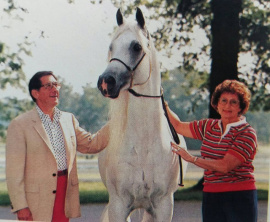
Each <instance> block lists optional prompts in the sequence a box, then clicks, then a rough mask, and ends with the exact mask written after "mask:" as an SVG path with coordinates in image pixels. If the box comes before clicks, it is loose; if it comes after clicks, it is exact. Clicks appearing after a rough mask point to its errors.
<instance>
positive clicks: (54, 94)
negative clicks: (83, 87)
mask: <svg viewBox="0 0 270 222" xmlns="http://www.w3.org/2000/svg"><path fill="white" fill-rule="evenodd" d="M40 81H41V85H42V86H41V88H40V89H39V90H33V91H34V92H33V93H32V95H33V96H34V97H35V98H36V103H37V105H38V106H39V107H40V108H41V109H42V108H45V109H52V108H54V107H55V106H56V105H58V103H59V89H60V86H59V85H57V80H56V79H55V78H54V77H53V76H52V75H49V76H43V77H41V79H40Z"/></svg>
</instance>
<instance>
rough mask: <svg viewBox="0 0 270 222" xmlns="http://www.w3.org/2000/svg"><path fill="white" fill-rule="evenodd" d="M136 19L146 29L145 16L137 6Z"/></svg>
mask: <svg viewBox="0 0 270 222" xmlns="http://www.w3.org/2000/svg"><path fill="white" fill-rule="evenodd" d="M136 20H137V22H138V24H139V26H140V27H141V28H142V29H144V25H145V21H144V17H143V13H142V11H141V9H140V8H137V12H136Z"/></svg>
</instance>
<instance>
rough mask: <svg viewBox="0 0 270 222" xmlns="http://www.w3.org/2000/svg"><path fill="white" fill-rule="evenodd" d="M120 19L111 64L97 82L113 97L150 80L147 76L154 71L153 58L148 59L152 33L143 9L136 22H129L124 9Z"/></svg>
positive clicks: (105, 93)
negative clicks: (152, 68)
mask: <svg viewBox="0 0 270 222" xmlns="http://www.w3.org/2000/svg"><path fill="white" fill-rule="evenodd" d="M116 19H117V24H118V26H119V27H118V30H117V31H116V33H115V35H114V37H113V39H112V42H111V44H110V47H109V53H108V60H109V64H108V66H107V68H106V70H105V71H104V72H103V74H102V75H100V77H99V80H98V83H97V87H98V89H99V90H100V91H101V93H102V94H103V96H105V97H109V98H113V99H114V98H117V97H118V96H119V93H120V91H121V90H124V89H127V88H129V87H131V86H132V85H133V84H142V83H144V82H145V81H147V79H148V76H143V75H144V74H145V73H147V74H149V72H150V70H149V65H148V66H147V64H148V63H149V59H148V61H145V60H147V59H146V57H149V55H148V54H149V53H148V52H149V41H150V36H149V33H148V31H147V29H146V27H145V20H144V17H143V14H142V11H141V10H140V9H139V8H137V12H136V22H135V23H134V22H133V23H130V22H127V21H126V19H125V18H124V17H123V15H122V13H121V11H120V9H118V11H117V14H116ZM142 64H144V65H142ZM138 67H140V68H138ZM143 67H144V68H143ZM145 69H148V70H145ZM138 70H140V71H138ZM135 71H136V72H135Z"/></svg>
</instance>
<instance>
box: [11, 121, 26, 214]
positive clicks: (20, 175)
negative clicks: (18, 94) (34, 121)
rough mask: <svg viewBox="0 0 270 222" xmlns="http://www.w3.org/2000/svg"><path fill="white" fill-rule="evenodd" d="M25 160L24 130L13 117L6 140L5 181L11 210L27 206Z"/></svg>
mask: <svg viewBox="0 0 270 222" xmlns="http://www.w3.org/2000/svg"><path fill="white" fill-rule="evenodd" d="M25 162H26V141H25V139H24V130H23V128H22V127H21V125H20V124H19V123H17V121H16V119H15V120H13V121H12V122H11V123H10V125H9V127H8V130H7V141H6V182H7V188H8V193H9V197H10V200H11V205H12V211H13V212H16V211H18V210H21V209H23V208H26V207H28V204H27V200H26V194H25V181H24V169H25Z"/></svg>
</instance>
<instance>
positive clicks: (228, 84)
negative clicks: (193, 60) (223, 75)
mask: <svg viewBox="0 0 270 222" xmlns="http://www.w3.org/2000/svg"><path fill="white" fill-rule="evenodd" d="M224 92H226V93H232V94H236V95H237V96H238V99H239V105H240V109H241V111H240V113H239V114H245V113H246V112H247V111H248V108H249V103H250V97H251V94H250V91H249V89H248V88H247V86H246V85H245V84H244V83H241V82H239V81H237V80H225V81H224V82H222V83H220V84H219V85H218V86H217V87H216V89H215V91H214V93H213V95H212V98H211V105H212V107H213V108H214V109H215V110H217V105H218V101H219V98H220V96H221V94H222V93H224Z"/></svg>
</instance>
